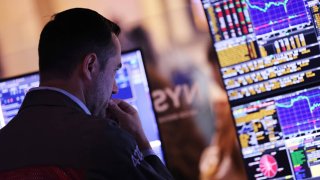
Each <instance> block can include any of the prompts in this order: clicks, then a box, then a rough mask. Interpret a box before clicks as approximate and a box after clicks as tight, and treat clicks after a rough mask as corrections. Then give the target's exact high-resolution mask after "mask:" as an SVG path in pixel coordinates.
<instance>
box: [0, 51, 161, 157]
mask: <svg viewBox="0 0 320 180" xmlns="http://www.w3.org/2000/svg"><path fill="white" fill-rule="evenodd" d="M121 58H122V64H123V65H122V68H121V69H120V70H118V71H117V73H116V82H117V85H118V88H119V92H118V94H116V95H113V97H114V98H119V99H123V100H125V101H126V102H128V103H130V104H131V105H133V106H134V107H135V108H136V109H137V111H138V113H139V116H140V119H141V123H142V126H143V129H144V131H145V133H146V136H147V138H148V139H149V141H150V145H151V147H152V148H153V150H154V152H155V153H156V154H157V155H158V156H159V158H160V159H161V160H162V161H163V162H165V161H164V154H163V150H162V145H161V140H160V135H159V130H158V124H157V120H156V116H155V113H154V110H153V106H152V102H151V98H150V94H149V86H148V81H147V78H146V72H145V69H144V65H143V61H142V54H141V51H140V50H134V51H130V52H125V53H122V55H121ZM38 86H39V75H38V73H31V74H25V75H21V76H17V77H13V78H9V79H5V80H2V81H1V82H0V98H1V111H0V128H2V127H4V126H5V125H6V124H7V123H8V122H9V121H10V120H11V119H12V118H13V117H14V116H15V115H16V114H17V112H18V110H19V108H20V106H21V104H22V101H23V99H24V97H25V94H26V93H27V92H28V90H29V89H30V88H32V87H38Z"/></svg>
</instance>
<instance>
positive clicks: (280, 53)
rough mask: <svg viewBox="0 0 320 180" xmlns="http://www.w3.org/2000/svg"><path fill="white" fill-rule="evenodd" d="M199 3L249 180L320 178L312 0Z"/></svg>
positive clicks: (319, 22)
mask: <svg viewBox="0 0 320 180" xmlns="http://www.w3.org/2000/svg"><path fill="white" fill-rule="evenodd" d="M202 4H203V7H204V10H205V13H206V16H207V19H208V24H209V27H210V32H211V37H212V39H213V48H215V50H216V52H217V54H218V59H219V64H220V71H221V72H220V73H221V76H222V78H223V82H224V85H225V89H226V92H227V94H228V98H229V102H230V105H231V111H232V114H233V117H234V122H235V123H234V124H235V128H236V131H237V135H238V140H239V143H240V146H241V151H242V156H243V159H244V162H245V165H246V170H247V175H248V178H249V179H309V178H315V177H318V178H320V78H319V76H320V48H319V40H320V34H319V33H320V14H319V8H320V4H319V1H318V0H211V1H210V0H202Z"/></svg>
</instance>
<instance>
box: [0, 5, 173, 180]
mask: <svg viewBox="0 0 320 180" xmlns="http://www.w3.org/2000/svg"><path fill="white" fill-rule="evenodd" d="M119 33H120V28H119V27H118V26H117V25H116V24H115V23H113V22H111V21H109V20H108V19H106V18H104V17H103V16H101V15H100V14H98V13H97V12H95V11H92V10H89V9H83V8H75V9H70V10H66V11H63V12H60V13H58V14H56V15H55V16H54V17H53V19H52V20H51V21H49V22H48V23H47V24H46V26H45V27H44V29H43V30H42V32H41V35H40V41H39V49H38V51H39V68H40V87H38V88H34V89H31V90H30V91H29V92H28V93H27V95H26V97H25V99H24V102H23V104H22V106H21V108H20V110H19V112H18V114H17V116H16V117H15V118H14V119H13V120H12V121H10V123H9V124H8V125H7V126H6V127H4V128H3V129H1V131H0V147H1V148H0V153H1V154H2V156H1V158H0V172H1V173H2V176H1V173H0V178H1V177H2V178H10V177H11V176H13V175H14V174H16V176H15V177H17V176H18V175H19V177H22V178H23V176H24V175H26V176H33V175H34V176H37V177H38V176H43V177H45V176H49V175H50V173H55V172H59V173H56V174H58V175H56V176H54V177H53V176H50V177H51V178H52V179H56V178H63V179H65V178H67V177H69V178H70V179H71V178H73V179H85V178H86V179H172V176H171V175H170V173H169V172H168V171H167V169H166V168H165V166H164V165H163V164H162V163H161V161H160V160H159V158H158V157H157V156H156V155H154V153H153V151H152V150H151V147H150V144H149V142H148V139H147V138H146V136H145V134H144V132H143V130H142V126H141V122H140V119H139V117H138V114H137V111H136V110H135V109H134V108H133V107H131V106H130V105H129V104H127V103H125V102H124V101H121V100H111V94H112V93H116V92H117V90H118V89H117V85H116V83H115V73H116V71H117V70H118V69H119V68H120V67H121V59H120V57H121V47H120V43H119V40H118V38H117V35H118V34H119ZM141 152H142V153H141ZM30 172H31V173H30ZM21 174H22V175H21ZM48 174H49V175H48ZM43 177H42V179H44V178H43ZM38 179H39V178H38ZM40 179H41V178H40Z"/></svg>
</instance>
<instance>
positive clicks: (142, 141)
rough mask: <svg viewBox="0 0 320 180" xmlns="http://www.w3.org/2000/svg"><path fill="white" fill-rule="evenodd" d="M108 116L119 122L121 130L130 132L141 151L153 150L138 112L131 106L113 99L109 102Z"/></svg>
mask: <svg viewBox="0 0 320 180" xmlns="http://www.w3.org/2000/svg"><path fill="white" fill-rule="evenodd" d="M107 114H109V115H110V116H111V118H112V119H114V120H116V121H118V123H119V126H120V128H122V129H124V130H125V131H127V132H129V133H130V134H131V135H132V136H133V137H134V138H135V139H136V141H137V143H138V146H139V148H140V150H146V149H151V146H150V144H149V141H148V139H147V137H146V135H145V133H144V131H143V129H142V125H141V121H140V118H139V115H138V112H137V111H136V109H135V108H133V107H132V106H131V105H130V104H128V103H126V102H125V101H123V100H119V99H112V100H110V102H109V105H108V108H107Z"/></svg>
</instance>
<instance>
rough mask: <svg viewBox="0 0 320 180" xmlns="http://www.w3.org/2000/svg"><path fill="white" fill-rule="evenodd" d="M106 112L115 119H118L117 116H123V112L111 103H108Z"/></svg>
mask: <svg viewBox="0 0 320 180" xmlns="http://www.w3.org/2000/svg"><path fill="white" fill-rule="evenodd" d="M107 112H108V113H109V114H110V115H111V116H112V117H115V118H118V117H119V116H121V115H123V114H124V113H125V112H123V110H122V109H121V108H120V107H119V106H118V105H117V104H116V103H115V102H113V101H110V102H109V105H108V108H107Z"/></svg>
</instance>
